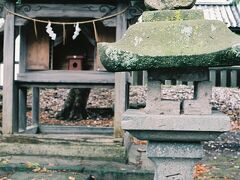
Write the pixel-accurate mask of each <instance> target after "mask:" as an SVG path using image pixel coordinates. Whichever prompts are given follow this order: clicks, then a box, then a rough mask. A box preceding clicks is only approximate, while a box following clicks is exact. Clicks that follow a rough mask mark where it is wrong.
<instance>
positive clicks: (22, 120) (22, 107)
mask: <svg viewBox="0 0 240 180" xmlns="http://www.w3.org/2000/svg"><path fill="white" fill-rule="evenodd" d="M18 113H19V132H22V131H25V130H26V127H27V115H26V113H27V88H26V87H21V88H19V112H18Z"/></svg>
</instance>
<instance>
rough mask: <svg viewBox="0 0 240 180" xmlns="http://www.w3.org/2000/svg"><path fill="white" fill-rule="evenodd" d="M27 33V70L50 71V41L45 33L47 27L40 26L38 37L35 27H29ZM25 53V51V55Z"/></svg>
mask: <svg viewBox="0 0 240 180" xmlns="http://www.w3.org/2000/svg"><path fill="white" fill-rule="evenodd" d="M28 28H29V29H28V31H27V62H26V63H27V69H28V70H48V69H49V58H50V57H49V55H50V52H49V50H50V41H49V37H48V36H47V34H46V32H45V27H44V26H43V25H42V24H41V26H40V25H38V27H37V28H38V34H37V37H36V35H35V33H34V30H33V29H34V27H33V26H28ZM24 52H25V51H23V53H24Z"/></svg>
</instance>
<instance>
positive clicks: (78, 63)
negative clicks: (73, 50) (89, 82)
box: [67, 56, 83, 70]
mask: <svg viewBox="0 0 240 180" xmlns="http://www.w3.org/2000/svg"><path fill="white" fill-rule="evenodd" d="M67 61H68V70H82V69H83V68H82V63H83V62H82V61H83V56H67Z"/></svg>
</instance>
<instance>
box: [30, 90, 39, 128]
mask: <svg viewBox="0 0 240 180" xmlns="http://www.w3.org/2000/svg"><path fill="white" fill-rule="evenodd" d="M32 121H33V125H34V126H38V125H39V88H38V87H33V88H32Z"/></svg>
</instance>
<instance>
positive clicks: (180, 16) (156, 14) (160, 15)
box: [142, 10, 204, 22]
mask: <svg viewBox="0 0 240 180" xmlns="http://www.w3.org/2000/svg"><path fill="white" fill-rule="evenodd" d="M194 19H204V15H203V11H201V10H162V11H145V12H143V14H142V22H154V21H182V20H194Z"/></svg>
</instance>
